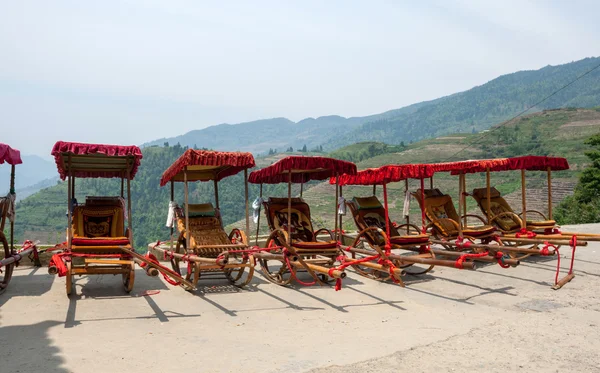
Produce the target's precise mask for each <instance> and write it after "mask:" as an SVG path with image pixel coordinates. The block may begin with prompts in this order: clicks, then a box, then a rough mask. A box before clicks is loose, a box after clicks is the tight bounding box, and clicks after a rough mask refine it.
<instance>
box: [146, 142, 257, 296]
mask: <svg viewBox="0 0 600 373" xmlns="http://www.w3.org/2000/svg"><path fill="white" fill-rule="evenodd" d="M254 166H255V163H254V157H253V156H252V154H251V153H242V152H218V151H208V150H193V149H188V150H186V151H185V153H183V155H181V156H180V157H179V158H178V159H177V160H176V161H175V162H174V163H173V164H172V165H171V166H170V167H169V168H168V169H167V170H165V172H164V173H163V175H162V178H161V181H160V185H161V186H165V185H166V184H169V183H170V185H171V206H172V207H173V211H172V214H174V216H173V218H174V219H173V220H174V222H176V225H177V228H178V230H179V237H178V238H177V241H176V244H175V245H176V247H175V250H173V224H172V223H171V224H170V226H171V241H170V243H169V244H168V245H165V244H159V245H156V244H154V245H152V244H151V245H150V246H152V248H153V249H155V250H158V251H160V252H162V253H163V254H164V255H165V256H166V257H170V259H171V264H172V266H173V270H175V271H176V272H177V273H180V274H181V273H182V272H181V269H180V262H181V261H185V262H187V264H188V268H187V271H186V274H185V277H186V279H187V280H189V281H191V282H192V283H193V284H194V285H197V284H198V281H199V280H200V278H201V277H202V276H210V275H213V274H223V275H224V276H225V278H227V280H229V282H231V283H232V284H233V285H236V286H240V287H241V286H245V285H247V284H248V283H249V282H250V281H252V275H253V273H254V262H255V261H254V257H253V254H252V252H251V250H249V244H248V238H247V236H246V232H247V231H248V230H249V220H248V169H249V168H252V167H254ZM242 171H243V172H244V196H245V212H246V213H245V215H246V226H245V228H246V230H245V231H244V230H241V229H237V228H235V229H233V230H232V231H231V232H230V233H229V234H227V233H226V232H225V229H224V228H223V221H222V219H221V211H220V208H219V181H220V180H222V179H224V178H225V177H228V176H233V175H236V174H238V173H239V172H242ZM196 181H200V182H206V181H213V183H214V191H215V203H216V207H213V205H212V204H211V203H204V204H190V203H189V192H188V183H189V182H196ZM175 182H183V184H184V185H183V186H184V199H185V201H184V206H183V208H179V207H178V206H176V204H175V201H174V198H175V195H174V183H175ZM246 270H248V272H247V275H246V276H245V277H244V272H245V271H246Z"/></svg>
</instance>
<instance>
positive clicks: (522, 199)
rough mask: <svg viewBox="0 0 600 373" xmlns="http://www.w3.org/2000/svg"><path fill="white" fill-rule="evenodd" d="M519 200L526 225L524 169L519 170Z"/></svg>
mask: <svg viewBox="0 0 600 373" xmlns="http://www.w3.org/2000/svg"><path fill="white" fill-rule="evenodd" d="M521 202H522V208H523V213H522V216H523V222H524V223H525V227H527V195H526V191H525V170H521Z"/></svg>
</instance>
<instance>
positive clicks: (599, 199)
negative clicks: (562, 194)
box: [554, 134, 600, 224]
mask: <svg viewBox="0 0 600 373" xmlns="http://www.w3.org/2000/svg"><path fill="white" fill-rule="evenodd" d="M585 143H586V144H587V145H591V146H592V150H589V151H586V152H585V155H586V156H587V157H588V158H589V159H590V160H591V161H592V163H591V164H590V165H589V166H588V167H587V168H586V169H585V170H584V171H583V173H582V174H581V177H580V178H579V183H578V184H577V186H576V187H575V191H574V193H573V195H572V196H569V197H567V198H565V199H564V200H563V201H562V202H561V203H560V205H559V206H558V208H557V209H556V213H555V214H554V217H555V218H556V220H557V221H558V222H559V223H560V224H584V223H596V222H599V221H600V134H597V135H594V136H592V137H590V138H589V139H587V140H586V141H585Z"/></svg>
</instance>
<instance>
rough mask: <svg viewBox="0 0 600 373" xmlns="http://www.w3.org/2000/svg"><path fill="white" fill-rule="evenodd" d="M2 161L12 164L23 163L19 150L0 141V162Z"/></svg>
mask: <svg viewBox="0 0 600 373" xmlns="http://www.w3.org/2000/svg"><path fill="white" fill-rule="evenodd" d="M4 162H6V163H8V164H10V165H13V166H14V165H17V164H21V163H23V161H22V160H21V152H20V151H18V150H17V149H13V148H11V147H10V146H8V145H6V144H3V143H0V164H2V163H4Z"/></svg>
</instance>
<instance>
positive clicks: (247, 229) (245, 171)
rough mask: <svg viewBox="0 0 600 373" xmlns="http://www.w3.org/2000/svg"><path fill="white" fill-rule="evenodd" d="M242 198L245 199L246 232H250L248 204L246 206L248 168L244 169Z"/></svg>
mask: <svg viewBox="0 0 600 373" xmlns="http://www.w3.org/2000/svg"><path fill="white" fill-rule="evenodd" d="M244 199H245V201H246V234H250V216H248V214H249V212H250V211H249V210H250V206H248V169H247V168H245V169H244Z"/></svg>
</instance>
